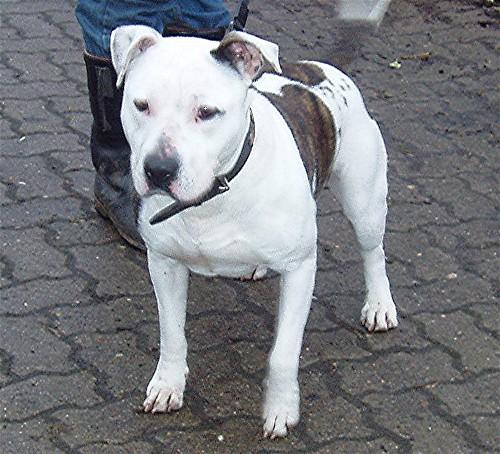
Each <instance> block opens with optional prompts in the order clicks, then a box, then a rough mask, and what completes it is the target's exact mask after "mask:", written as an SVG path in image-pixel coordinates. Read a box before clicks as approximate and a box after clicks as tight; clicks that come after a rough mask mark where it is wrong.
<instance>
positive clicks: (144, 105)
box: [134, 99, 149, 112]
mask: <svg viewBox="0 0 500 454" xmlns="http://www.w3.org/2000/svg"><path fill="white" fill-rule="evenodd" d="M134 106H135V108H136V109H137V110H138V111H139V112H147V111H149V104H148V102H147V101H146V100H144V99H134Z"/></svg>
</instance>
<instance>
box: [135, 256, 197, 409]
mask: <svg viewBox="0 0 500 454" xmlns="http://www.w3.org/2000/svg"><path fill="white" fill-rule="evenodd" d="M148 266H149V273H150V275H151V280H152V282H153V286H154V289H155V294H156V299H157V301H158V315H159V319H160V359H159V361H158V365H157V366H156V371H155V373H154V375H153V378H152V379H151V381H150V382H149V385H148V388H147V391H146V400H145V401H144V404H143V406H144V411H145V412H152V413H157V412H165V411H172V410H178V409H179V408H181V407H182V397H183V394H184V387H185V385H186V375H187V373H188V368H187V362H186V355H187V342H186V337H185V335H184V323H185V321H186V301H187V288H188V278H189V271H188V269H187V268H186V267H185V266H184V265H182V264H181V263H179V262H176V261H174V260H172V259H170V258H168V257H165V256H162V255H160V254H157V253H155V252H151V251H149V250H148Z"/></svg>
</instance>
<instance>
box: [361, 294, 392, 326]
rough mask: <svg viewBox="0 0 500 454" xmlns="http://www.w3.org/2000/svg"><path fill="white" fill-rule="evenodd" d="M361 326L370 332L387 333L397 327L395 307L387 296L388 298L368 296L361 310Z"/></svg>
mask: <svg viewBox="0 0 500 454" xmlns="http://www.w3.org/2000/svg"><path fill="white" fill-rule="evenodd" d="M360 321H361V324H362V325H363V326H364V327H365V328H366V329H367V330H368V331H370V332H372V331H387V330H390V329H391V328H396V326H398V316H397V313H396V306H395V305H394V302H393V301H392V298H391V296H390V294H389V296H388V297H371V296H370V295H368V297H367V298H366V301H365V305H364V306H363V309H362V310H361V319H360Z"/></svg>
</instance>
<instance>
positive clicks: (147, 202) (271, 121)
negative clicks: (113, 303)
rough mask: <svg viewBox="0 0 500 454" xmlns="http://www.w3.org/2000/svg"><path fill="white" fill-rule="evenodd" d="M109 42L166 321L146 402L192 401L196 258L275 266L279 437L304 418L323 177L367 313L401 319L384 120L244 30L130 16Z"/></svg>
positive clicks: (333, 78) (225, 267)
mask: <svg viewBox="0 0 500 454" xmlns="http://www.w3.org/2000/svg"><path fill="white" fill-rule="evenodd" d="M110 44H111V54H112V61H113V65H114V68H115V70H116V72H117V86H118V87H121V86H122V85H123V104H122V109H121V120H122V124H123V129H124V131H125V135H126V137H127V140H128V142H129V144H130V147H131V150H132V151H131V172H132V179H133V182H134V186H135V189H136V190H137V192H138V194H139V195H140V196H141V209H140V215H139V221H138V223H139V230H140V232H141V235H142V237H143V238H144V242H145V244H146V246H147V256H148V267H149V272H150V275H151V280H152V283H153V286H154V290H155V294H156V298H157V301H158V312H159V320H160V334H161V336H160V358H159V361H158V365H157V367H156V371H155V373H154V375H153V377H152V379H151V381H150V383H149V385H148V387H147V391H146V400H145V401H144V404H143V406H144V411H145V412H152V413H156V412H169V411H172V410H178V409H180V408H181V407H182V404H183V393H184V388H185V384H186V376H187V373H188V368H187V362H186V353H187V343H186V338H185V335H184V324H185V318H186V300H187V289H188V277H189V273H190V272H194V273H199V274H202V275H205V276H216V275H217V276H226V277H233V278H235V277H237V278H240V277H247V278H249V279H257V278H260V277H262V276H263V275H264V274H265V272H266V270H267V269H272V270H274V271H275V272H277V273H279V274H280V279H281V281H280V298H279V310H278V317H277V318H278V320H277V329H276V335H275V340H274V345H273V347H272V350H271V352H270V355H269V365H268V366H269V367H268V373H267V376H266V379H265V382H264V388H265V395H264V404H263V420H264V426H263V429H264V436H265V437H270V438H276V437H283V436H286V434H287V431H288V430H289V429H290V428H291V427H293V426H294V425H296V424H297V422H298V420H299V400H300V399H299V386H298V379H297V375H298V366H299V355H300V350H301V344H302V337H303V332H304V327H305V324H306V321H307V316H308V313H309V309H310V305H311V299H312V295H313V287H314V280H315V272H316V252H317V246H316V241H317V225H316V202H315V196H316V195H317V193H318V192H319V191H320V189H321V188H322V187H323V186H324V185H325V184H326V183H327V182H328V180H329V178H330V176H331V177H332V188H333V191H334V194H335V195H336V197H337V198H338V200H339V201H340V203H341V205H342V209H343V212H344V213H345V215H346V216H347V218H348V219H349V221H350V222H351V224H352V225H353V227H354V231H355V233H356V237H357V240H358V243H359V247H360V251H361V255H362V258H363V264H364V275H365V282H366V299H365V303H364V306H363V309H362V311H361V323H362V324H363V325H364V326H365V327H366V328H367V329H368V331H386V330H388V329H390V328H394V327H396V326H397V324H398V322H397V314H396V308H395V305H394V302H393V299H392V296H391V291H390V286H389V281H388V278H387V275H386V269H385V256H384V250H383V237H384V232H385V218H386V213H387V204H386V196H387V175H386V174H387V157H386V150H385V145H384V141H383V138H382V135H381V133H380V130H379V127H378V125H377V123H376V122H375V121H374V120H373V119H371V117H370V116H369V114H368V113H367V110H366V108H365V106H364V103H363V100H362V97H361V95H360V92H359V90H358V89H357V88H356V86H355V85H354V83H353V82H352V81H351V80H350V79H349V78H348V77H347V76H346V75H345V74H343V73H342V72H340V71H339V70H337V69H336V68H334V67H332V66H329V65H327V64H324V63H318V62H312V61H302V62H299V63H296V64H285V63H283V67H281V65H280V62H279V58H278V46H277V45H276V44H274V43H271V42H268V41H265V40H263V39H261V38H258V37H256V36H253V35H251V34H248V33H245V32H238V31H233V32H230V33H228V34H226V36H225V37H224V38H223V39H222V40H221V41H220V42H216V41H209V40H204V39H200V38H191V37H169V38H163V37H162V36H161V35H160V34H159V33H157V32H156V31H155V30H153V29H151V28H148V27H145V26H140V25H137V26H123V27H119V28H117V29H115V30H114V31H113V32H112V35H111V43H110ZM331 174H332V175H331Z"/></svg>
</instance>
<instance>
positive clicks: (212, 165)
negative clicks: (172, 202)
mask: <svg viewBox="0 0 500 454" xmlns="http://www.w3.org/2000/svg"><path fill="white" fill-rule="evenodd" d="M111 55H112V60H113V65H114V67H115V70H116V72H117V74H118V79H117V86H118V87H120V86H121V85H123V86H124V92H123V104H122V110H121V119H122V124H123V129H124V131H125V135H126V137H127V140H128V142H129V144H130V146H131V149H132V155H131V168H132V176H133V181H134V185H135V187H136V190H137V192H138V193H139V194H140V195H141V196H144V195H148V194H150V193H153V192H156V191H164V192H167V193H168V194H170V195H171V196H172V197H174V198H175V199H177V200H179V201H182V202H194V201H196V200H198V199H199V198H200V197H202V196H203V195H204V194H205V193H206V192H207V191H208V190H209V189H210V187H211V186H212V184H213V182H214V178H215V177H216V176H217V175H218V174H220V173H221V171H222V170H224V169H225V170H226V171H227V170H228V169H227V168H225V167H227V165H228V163H229V162H231V161H232V158H233V156H234V154H235V153H237V152H238V151H239V147H240V145H241V143H242V142H243V140H244V136H245V133H246V128H245V127H246V125H247V124H248V108H249V99H248V97H247V93H248V89H249V87H250V85H251V84H252V81H253V80H255V79H256V78H257V77H258V76H259V74H260V73H261V72H262V71H263V68H264V66H265V64H266V63H267V64H270V65H271V67H273V68H274V69H275V70H276V71H280V67H279V62H278V46H277V45H275V44H273V43H270V42H267V41H264V40H262V39H260V38H257V37H255V36H252V35H249V34H247V33H243V32H231V33H229V34H227V35H226V36H225V37H224V38H223V39H222V41H221V42H220V43H219V42H214V41H208V40H205V39H200V38H190V37H169V38H163V37H162V36H161V35H160V34H159V33H158V32H156V31H155V30H153V29H151V28H149V27H145V26H141V25H133V26H124V27H119V28H117V29H115V30H114V31H113V33H112V34H111Z"/></svg>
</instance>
